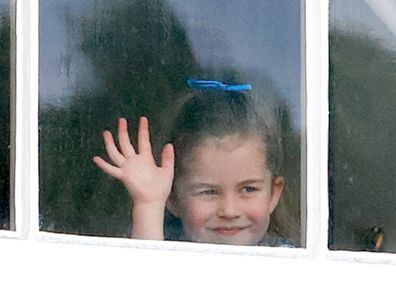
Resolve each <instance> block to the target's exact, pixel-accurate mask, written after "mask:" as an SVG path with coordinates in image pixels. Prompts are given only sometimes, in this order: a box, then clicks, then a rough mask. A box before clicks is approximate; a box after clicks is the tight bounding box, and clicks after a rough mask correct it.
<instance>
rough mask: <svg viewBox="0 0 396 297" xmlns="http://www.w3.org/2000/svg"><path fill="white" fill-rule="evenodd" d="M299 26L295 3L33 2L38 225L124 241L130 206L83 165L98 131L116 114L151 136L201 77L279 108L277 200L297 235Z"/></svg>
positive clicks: (96, 147) (95, 149)
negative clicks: (145, 124) (281, 193)
mask: <svg viewBox="0 0 396 297" xmlns="http://www.w3.org/2000/svg"><path fill="white" fill-rule="evenodd" d="M300 26H301V15H300V2H299V1H295V0H288V1H262V0H260V1H259V0H254V1H229V0H227V1H225V0H217V1H182V0H169V1H159V0H157V1H154V0H153V1H126V0H117V1H99V0H97V1H95V0H90V1H77V0H72V1H49V0H42V1H40V226H41V229H42V230H46V231H53V232H66V233H78V234H88V235H104V236H129V232H130V199H129V197H128V196H127V193H126V191H125V190H124V189H123V187H122V185H121V184H120V183H119V182H117V181H115V180H114V179H112V178H110V177H108V176H106V175H105V174H103V173H102V172H101V171H100V170H99V169H98V168H96V167H95V165H94V164H93V162H92V157H93V156H94V155H95V154H100V155H102V156H103V155H105V152H104V146H103V142H102V138H101V132H102V131H103V130H104V129H110V130H111V131H113V132H114V131H115V127H116V121H117V118H118V117H121V116H124V117H127V118H128V119H129V120H130V122H131V126H132V128H131V131H133V132H135V130H136V127H137V120H138V118H139V116H140V115H146V116H148V118H149V120H150V125H151V127H150V128H151V133H152V139H154V140H155V139H156V137H158V136H159V135H160V130H161V121H160V120H159V119H161V118H163V117H164V116H166V115H165V114H164V109H165V110H168V111H169V106H171V104H172V102H173V101H174V99H175V98H176V97H177V96H180V94H183V93H184V92H185V91H186V79H188V78H206V79H217V80H223V81H227V82H231V83H232V82H242V83H251V84H252V85H253V86H254V88H255V90H260V91H261V92H262V93H263V94H265V95H266V97H268V100H273V101H279V102H280V104H284V106H285V112H284V114H283V118H282V121H283V123H284V127H285V131H286V132H285V142H286V146H287V147H288V149H289V150H290V151H289V154H286V156H287V159H286V161H285V163H286V164H288V168H289V171H288V173H287V174H286V175H287V176H286V177H287V184H288V188H287V189H286V196H287V197H286V198H285V199H284V200H285V203H288V204H290V207H291V208H292V209H293V210H294V216H295V218H294V221H295V222H296V224H295V226H294V229H293V228H289V229H293V230H292V231H291V232H292V233H293V232H294V233H298V234H299V232H300V229H299V224H300V222H299V213H300V206H299V203H300V200H299V199H300V131H301V127H300V125H301V119H300V108H301V105H300V104H301V101H300V100H301V95H300V94H301V86H300V82H301V73H300V69H301V58H300V56H301V51H300V48H301V32H300ZM286 135H287V136H286ZM133 139H136V138H135V137H133ZM154 148H155V149H156V150H157V151H158V148H156V147H154ZM291 152H292V153H291ZM290 221H293V218H292V219H291V220H290Z"/></svg>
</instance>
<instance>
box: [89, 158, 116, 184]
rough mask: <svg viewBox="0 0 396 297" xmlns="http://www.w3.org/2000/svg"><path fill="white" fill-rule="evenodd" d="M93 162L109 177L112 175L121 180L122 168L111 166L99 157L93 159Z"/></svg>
mask: <svg viewBox="0 0 396 297" xmlns="http://www.w3.org/2000/svg"><path fill="white" fill-rule="evenodd" d="M93 161H94V163H95V164H96V165H97V166H98V167H99V168H100V169H102V170H103V171H104V172H105V173H107V174H108V175H111V176H113V177H115V178H117V179H120V178H121V169H120V168H118V167H116V166H113V165H110V164H109V163H107V162H106V161H105V160H103V159H102V158H101V157H98V156H95V157H94V158H93Z"/></svg>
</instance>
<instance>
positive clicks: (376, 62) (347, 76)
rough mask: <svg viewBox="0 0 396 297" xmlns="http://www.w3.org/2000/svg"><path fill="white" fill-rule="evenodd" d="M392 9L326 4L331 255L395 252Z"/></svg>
mask: <svg viewBox="0 0 396 297" xmlns="http://www.w3.org/2000/svg"><path fill="white" fill-rule="evenodd" d="M391 2H392V1H362V0H354V1H349V0H348V1H347V0H332V1H331V2H330V4H331V6H330V8H331V18H330V21H331V26H330V28H331V30H330V112H331V113H330V124H331V128H330V163H329V170H330V171H329V172H330V210H331V229H330V234H329V239H330V240H329V241H330V242H329V245H330V248H332V249H347V250H368V251H388V252H395V251H396V216H395V211H396V200H395V199H394V195H395V193H396V184H395V180H396V170H395V169H396V168H395V165H394V164H395V163H396V154H395V149H394V148H395V147H396V134H395V133H394V128H395V126H396V117H395V112H396V101H395V100H394V99H395V95H396V76H395V73H396V64H395V61H396V38H395V34H396V30H395V28H396V27H395V25H396V23H395V19H394V18H391V19H389V18H387V17H386V15H393V16H394V15H395V14H396V11H393V12H392V9H393V10H394V9H395V6H394V4H392V3H391ZM389 13H390V14H389Z"/></svg>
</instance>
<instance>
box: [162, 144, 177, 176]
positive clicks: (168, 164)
mask: <svg viewBox="0 0 396 297" xmlns="http://www.w3.org/2000/svg"><path fill="white" fill-rule="evenodd" d="M174 166H175V153H174V149H173V145H172V144H170V143H168V144H167V145H165V146H164V148H163V150H162V160H161V167H162V168H165V169H168V170H172V172H173V168H174Z"/></svg>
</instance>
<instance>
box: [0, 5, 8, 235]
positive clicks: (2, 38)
mask: <svg viewBox="0 0 396 297" xmlns="http://www.w3.org/2000/svg"><path fill="white" fill-rule="evenodd" d="M0 53H1V54H0V131H1V138H0V229H10V3H9V1H4V0H1V1H0Z"/></svg>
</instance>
